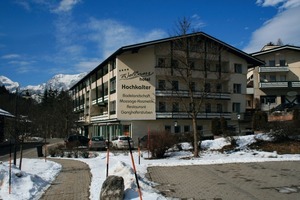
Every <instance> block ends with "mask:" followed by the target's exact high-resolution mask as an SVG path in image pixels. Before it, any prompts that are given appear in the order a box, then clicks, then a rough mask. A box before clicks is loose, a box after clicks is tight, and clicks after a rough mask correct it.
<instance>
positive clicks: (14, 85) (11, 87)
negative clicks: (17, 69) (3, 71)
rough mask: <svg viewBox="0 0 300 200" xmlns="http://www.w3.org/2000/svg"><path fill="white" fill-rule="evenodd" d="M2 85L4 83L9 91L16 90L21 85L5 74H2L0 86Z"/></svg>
mask: <svg viewBox="0 0 300 200" xmlns="http://www.w3.org/2000/svg"><path fill="white" fill-rule="evenodd" d="M2 85H4V86H5V88H6V89H7V90H9V91H16V89H17V88H18V87H19V83H17V82H13V81H12V80H10V79H9V78H7V77H5V76H0V86H2Z"/></svg>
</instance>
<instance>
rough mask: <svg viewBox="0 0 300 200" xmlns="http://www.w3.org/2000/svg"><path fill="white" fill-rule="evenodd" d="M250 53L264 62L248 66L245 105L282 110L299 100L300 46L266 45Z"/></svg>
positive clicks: (269, 110) (265, 109)
mask: <svg viewBox="0 0 300 200" xmlns="http://www.w3.org/2000/svg"><path fill="white" fill-rule="evenodd" d="M252 56H254V57H256V58H257V59H260V60H262V61H264V63H265V64H263V65H259V66H256V67H255V68H252V69H251V70H249V73H248V88H247V94H248V95H247V109H249V110H251V109H258V110H262V111H266V112H272V111H275V110H277V111H280V110H281V111H282V110H285V109H286V108H291V107H295V106H296V105H297V104H299V103H300V47H297V46H291V45H284V46H277V45H272V44H271V45H266V46H264V47H263V49H262V50H261V51H259V52H256V53H253V54H252Z"/></svg>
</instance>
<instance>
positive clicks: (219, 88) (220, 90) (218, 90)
mask: <svg viewBox="0 0 300 200" xmlns="http://www.w3.org/2000/svg"><path fill="white" fill-rule="evenodd" d="M216 91H217V92H222V84H221V83H218V84H217V86H216Z"/></svg>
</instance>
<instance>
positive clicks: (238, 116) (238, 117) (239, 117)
mask: <svg viewBox="0 0 300 200" xmlns="http://www.w3.org/2000/svg"><path fill="white" fill-rule="evenodd" d="M237 119H238V126H239V135H241V126H240V119H241V115H240V114H238V115H237Z"/></svg>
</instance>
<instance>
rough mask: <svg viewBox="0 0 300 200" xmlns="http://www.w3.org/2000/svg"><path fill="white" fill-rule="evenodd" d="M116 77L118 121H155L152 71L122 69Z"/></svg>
mask: <svg viewBox="0 0 300 200" xmlns="http://www.w3.org/2000/svg"><path fill="white" fill-rule="evenodd" d="M117 77H118V80H117V85H118V90H117V91H118V102H117V115H118V119H121V120H126V119H128V120H131V119H135V120H150V119H155V118H156V113H155V87H154V86H155V74H154V71H149V70H145V71H142V70H141V71H139V70H133V69H130V68H128V67H124V69H120V70H119V71H118V76H117Z"/></svg>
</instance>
